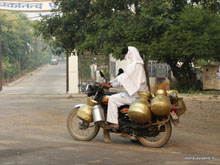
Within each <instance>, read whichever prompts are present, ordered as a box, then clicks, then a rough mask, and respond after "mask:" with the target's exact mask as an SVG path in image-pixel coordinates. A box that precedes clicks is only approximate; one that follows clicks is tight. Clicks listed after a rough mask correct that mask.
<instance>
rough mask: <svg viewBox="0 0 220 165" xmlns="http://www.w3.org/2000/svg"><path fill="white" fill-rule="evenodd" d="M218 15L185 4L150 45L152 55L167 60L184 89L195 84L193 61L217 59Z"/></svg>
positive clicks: (219, 25)
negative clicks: (181, 10) (177, 15)
mask: <svg viewBox="0 0 220 165" xmlns="http://www.w3.org/2000/svg"><path fill="white" fill-rule="evenodd" d="M219 38H220V17H219V16H218V15H217V14H215V13H213V12H212V11H210V10H209V9H202V8H201V7H192V6H187V7H186V8H185V9H184V10H183V12H182V13H180V15H179V18H178V20H177V21H176V22H175V23H174V24H171V25H170V26H169V28H168V29H167V31H166V32H165V33H164V35H163V36H162V37H161V38H160V40H154V41H153V42H152V44H151V46H150V48H149V52H150V53H151V54H152V58H153V59H156V60H158V61H163V62H166V63H168V64H169V65H170V66H171V68H172V71H173V74H174V76H175V78H176V79H177V80H178V81H179V83H180V85H181V86H182V87H183V88H186V89H189V88H190V87H193V86H194V85H195V86H198V84H197V83H196V82H197V80H196V79H195V78H196V77H195V73H194V72H193V69H192V63H194V62H196V61H197V60H200V59H204V60H211V59H212V60H217V61H219V60H220V58H219V57H220V48H219V46H218V45H219V44H220V40H219Z"/></svg>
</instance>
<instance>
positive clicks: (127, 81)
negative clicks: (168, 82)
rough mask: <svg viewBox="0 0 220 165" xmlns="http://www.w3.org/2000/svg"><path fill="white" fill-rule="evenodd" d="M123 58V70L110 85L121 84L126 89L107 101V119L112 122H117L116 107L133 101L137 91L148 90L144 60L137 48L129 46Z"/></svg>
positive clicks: (116, 85)
mask: <svg viewBox="0 0 220 165" xmlns="http://www.w3.org/2000/svg"><path fill="white" fill-rule="evenodd" d="M125 60H126V63H127V67H126V69H125V72H124V73H122V74H121V75H119V76H118V77H116V78H115V79H114V80H113V81H112V86H113V87H118V86H120V85H122V86H123V87H124V88H125V90H126V91H125V92H120V93H118V94H115V95H112V96H110V98H109V102H108V113H107V121H108V122H110V123H114V124H118V107H120V106H122V105H125V104H131V103H132V102H134V101H135V100H136V98H137V97H138V95H137V92H138V91H146V90H148V88H147V82H146V75H145V71H144V67H143V64H144V62H143V60H142V58H141V57H140V54H139V52H138V50H137V49H136V48H135V47H132V46H129V47H128V53H127V54H126V56H125Z"/></svg>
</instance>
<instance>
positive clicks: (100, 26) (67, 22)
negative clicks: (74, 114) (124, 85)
mask: <svg viewBox="0 0 220 165" xmlns="http://www.w3.org/2000/svg"><path fill="white" fill-rule="evenodd" d="M56 3H57V4H59V9H58V11H54V14H53V15H51V16H44V17H42V20H41V21H38V22H37V24H36V26H35V27H36V29H37V31H38V33H40V34H42V35H43V37H44V38H45V39H46V40H47V41H49V42H50V43H51V45H53V46H55V47H56V46H57V47H58V46H59V47H61V48H63V50H65V51H66V52H68V54H70V53H71V52H72V51H73V50H74V49H77V51H78V53H79V55H83V54H84V52H88V51H89V52H93V53H95V54H99V53H101V54H103V53H104V54H106V55H109V53H112V54H113V56H115V57H116V58H121V56H120V54H121V53H120V52H121V48H122V47H124V46H125V45H132V46H136V47H137V48H138V49H139V50H140V52H141V55H142V57H143V58H144V60H145V61H147V60H149V59H156V60H158V61H163V62H167V63H168V64H170V66H171V68H172V71H173V72H174V76H175V77H176V78H177V80H178V81H180V80H181V82H183V81H182V80H183V79H184V80H187V79H192V81H194V80H195V74H194V73H193V70H192V67H191V66H190V64H191V63H192V62H193V61H194V60H195V59H199V58H204V57H205V58H206V59H207V58H215V57H214V56H217V54H218V49H217V48H216V46H214V47H215V49H212V48H213V45H212V46H211V45H210V44H209V45H210V47H208V48H207V47H206V45H205V42H200V41H202V39H204V40H207V38H209V43H215V42H216V40H217V36H216V38H215V37H214V36H213V33H214V31H211V29H212V28H213V26H214V27H215V29H213V30H215V31H216V32H218V27H219V25H218V21H217V22H216V23H214V21H215V20H217V19H218V16H217V14H216V13H217V12H216V11H217V10H214V9H213V10H212V11H213V12H211V10H210V9H212V8H211V7H210V6H212V5H210V4H209V3H208V2H206V1H204V0H194V1H191V2H190V3H189V2H188V1H187V0H181V1H180V0H168V1H167V0H95V1H94V0H86V1H79V0H65V1H64V0H57V1H56ZM216 3H217V2H216ZM197 4H202V5H203V7H202V6H199V7H197ZM188 6H189V7H188ZM185 7H186V9H185ZM186 11H187V12H189V13H188V14H187V12H186ZM194 13H195V14H197V16H198V18H195V19H191V20H190V16H193V14H194ZM190 14H192V15H190ZM199 14H202V15H199ZM209 17H212V18H211V20H210V21H208V20H207V19H209ZM193 18H194V17H193ZM187 19H189V20H188V21H187ZM199 19H200V20H199ZM214 19H215V20H214ZM180 20H181V21H182V23H181V22H180ZM184 21H185V22H184ZM190 21H192V22H190ZM185 23H187V24H185ZM207 23H208V27H209V28H208V27H207V25H206V24H207ZM182 24H183V25H184V24H185V27H184V26H183V25H182ZM188 24H189V25H190V26H191V27H190V28H187V26H188ZM180 25H181V27H180ZM181 28H182V29H183V30H184V31H187V33H184V32H183V33H181V32H182V31H181ZM197 29H198V31H199V32H200V33H202V31H203V30H206V31H207V33H204V35H203V38H202V37H201V36H200V35H198V34H199V32H198V31H197ZM179 31H180V32H179ZM176 32H179V33H178V34H181V35H180V36H179V38H182V37H183V38H182V39H179V40H178V42H177V40H176V38H175V33H176ZM212 32H213V33H212ZM171 34H173V35H171ZM172 36H173V38H172ZM198 36H200V37H201V38H199V39H198V38H197V37H198ZM188 37H189V38H188ZM51 41H52V42H51ZM189 41H190V42H191V43H189ZM193 41H197V42H199V44H195V43H194V42H193ZM173 43H175V44H173ZM180 43H181V44H180ZM190 44H191V45H196V47H195V48H196V49H193V51H192V49H189V47H188V46H189V45H190ZM202 44H203V45H202ZM178 46H181V49H178V50H176V51H174V52H173V49H174V48H173V47H175V48H177V47H178ZM161 47H162V48H163V49H160V48H161ZM171 48H172V51H171V50H170V49H171ZM201 48H202V49H203V50H207V51H210V52H209V56H208V57H207V56H204V55H198V53H195V52H200V53H201ZM166 49H167V50H166ZM213 51H215V53H213ZM171 52H172V53H171ZM86 54H88V53H85V55H86ZM185 54H187V55H186V57H189V56H190V57H191V56H192V58H185ZM203 54H204V53H203ZM214 54H215V55H214ZM206 55H207V53H206ZM194 56H195V57H194ZM183 59H185V61H184V60H183ZM215 59H216V58H215ZM178 62H185V64H183V65H182V67H178V65H177V64H179V63H178ZM177 68H179V69H177ZM176 70H179V73H180V72H181V76H182V77H179V74H178V73H177V71H176ZM184 83H186V82H184ZM187 84H188V85H185V88H187V89H189V88H191V87H192V83H188V82H187Z"/></svg>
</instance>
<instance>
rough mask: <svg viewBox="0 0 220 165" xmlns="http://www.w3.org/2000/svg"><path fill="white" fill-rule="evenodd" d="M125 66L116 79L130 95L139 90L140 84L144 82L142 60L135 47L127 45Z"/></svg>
mask: <svg viewBox="0 0 220 165" xmlns="http://www.w3.org/2000/svg"><path fill="white" fill-rule="evenodd" d="M125 61H126V64H127V67H126V69H125V72H124V73H122V74H121V75H119V76H118V81H119V82H120V84H121V85H122V86H123V87H124V88H125V90H126V91H127V92H128V94H129V95H130V96H132V95H133V94H135V93H136V92H137V91H139V90H140V87H141V84H145V85H146V88H147V83H146V75H145V70H144V66H143V65H144V62H143V60H142V58H141V56H140V54H139V52H138V50H137V48H135V47H132V46H129V47H128V53H127V54H126V56H125Z"/></svg>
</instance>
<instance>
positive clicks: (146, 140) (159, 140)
mask: <svg viewBox="0 0 220 165" xmlns="http://www.w3.org/2000/svg"><path fill="white" fill-rule="evenodd" d="M164 127H165V131H163V132H160V133H159V134H158V135H157V136H155V137H141V136H139V137H137V139H138V140H139V142H140V143H141V144H142V145H144V146H145V147H153V148H159V147H163V146H164V145H165V144H166V143H167V142H168V140H169V139H170V136H171V133H172V127H171V123H170V121H169V122H167V123H165V124H164Z"/></svg>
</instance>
